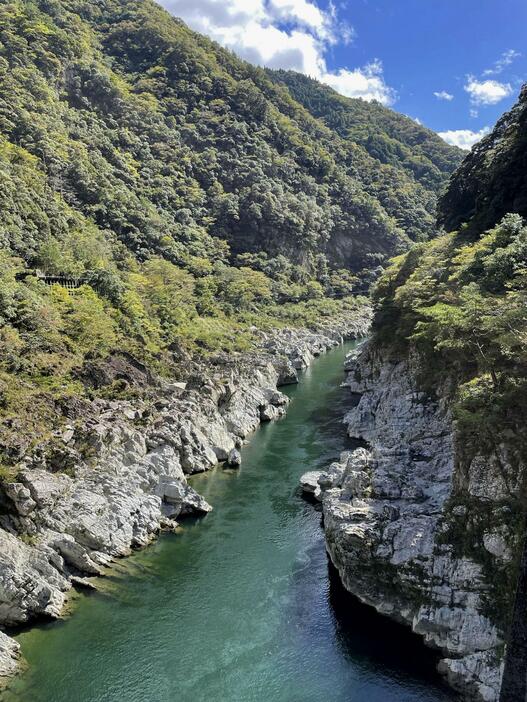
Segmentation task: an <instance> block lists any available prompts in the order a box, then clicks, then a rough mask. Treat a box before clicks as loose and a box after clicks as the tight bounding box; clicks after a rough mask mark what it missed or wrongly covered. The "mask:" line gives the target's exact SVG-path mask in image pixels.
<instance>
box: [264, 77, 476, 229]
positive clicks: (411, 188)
mask: <svg viewBox="0 0 527 702" xmlns="http://www.w3.org/2000/svg"><path fill="white" fill-rule="evenodd" d="M268 75H269V76H270V77H271V78H272V79H273V80H276V81H278V82H279V83H281V84H283V85H285V86H287V88H288V90H289V92H290V93H291V95H292V96H293V98H294V99H295V100H297V101H298V102H299V103H300V104H301V105H303V106H304V107H305V108H306V109H307V110H308V111H309V112H310V114H312V115H313V116H314V117H317V118H319V119H320V120H322V121H323V122H324V124H325V125H327V126H328V127H330V129H331V130H332V131H334V132H335V133H336V134H338V135H339V136H340V137H341V138H342V139H343V140H344V141H346V142H351V143H354V144H359V145H360V146H362V148H363V149H364V150H365V151H367V152H368V154H369V156H371V158H372V159H373V160H374V161H373V162H372V161H370V163H372V164H374V165H372V167H370V168H368V169H367V170H366V173H365V182H367V183H368V185H369V188H371V189H372V190H371V191H372V192H373V193H374V194H375V195H376V197H378V199H379V200H380V201H381V202H382V204H383V206H384V207H385V209H386V210H387V211H388V212H389V213H390V214H391V215H392V216H394V217H395V218H396V219H397V221H398V222H400V223H401V225H402V226H403V228H404V229H405V231H406V232H407V233H408V234H409V236H410V237H411V238H412V239H414V240H423V239H425V238H427V237H428V235H429V234H430V232H433V231H434V228H435V215H436V203H435V197H434V193H437V192H440V191H441V190H443V189H444V187H445V185H446V183H447V181H448V178H449V176H450V174H451V173H452V171H453V170H454V169H455V168H456V166H458V165H459V164H460V162H461V160H462V157H463V152H462V151H460V150H459V149H455V148H452V147H450V146H448V144H446V143H445V142H444V141H443V140H442V139H440V138H439V137H438V136H437V134H435V132H432V131H430V130H429V129H426V128H425V127H422V126H421V125H419V124H417V123H416V122H415V121H414V120H413V119H410V118H409V117H406V116H405V115H401V114H398V113H397V112H394V111H393V110H389V109H387V108H386V107H383V106H382V105H381V104H379V103H377V102H373V103H368V102H365V101H364V100H359V99H352V98H347V97H344V96H343V95H339V94H338V93H337V92H335V91H334V90H333V89H332V88H330V87H328V86H327V85H323V84H322V83H319V82H318V81H316V80H314V79H313V78H309V77H308V76H305V75H302V74H300V73H295V72H294V71H268ZM394 181H395V182H396V183H398V184H400V185H398V186H395V187H394ZM397 189H398V190H399V194H400V192H401V191H405V192H406V197H403V198H398V197H395V191H396V190H397ZM423 207H424V209H425V210H426V211H425V213H423V212H422V208H423Z"/></svg>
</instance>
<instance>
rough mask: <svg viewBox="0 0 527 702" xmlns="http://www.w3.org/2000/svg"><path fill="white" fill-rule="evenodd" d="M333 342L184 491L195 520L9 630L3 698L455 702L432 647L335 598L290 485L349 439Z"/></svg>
mask: <svg viewBox="0 0 527 702" xmlns="http://www.w3.org/2000/svg"><path fill="white" fill-rule="evenodd" d="M354 345H355V344H354V343H352V342H350V343H347V344H344V345H342V346H339V347H338V348H337V349H336V350H333V351H330V352H329V353H327V354H325V355H323V356H322V357H320V358H319V359H317V360H315V361H314V363H313V364H312V366H311V367H310V368H309V369H308V370H306V371H305V372H304V373H303V375H302V377H301V382H300V383H299V385H297V386H290V388H287V389H286V393H287V394H288V395H289V396H290V398H291V404H290V406H289V408H288V412H287V415H286V416H285V417H284V418H283V419H281V420H279V421H277V422H272V423H268V424H265V425H263V426H262V427H261V428H260V429H259V430H257V432H256V433H255V434H254V435H253V436H252V437H251V438H250V441H249V442H248V443H247V444H246V445H245V446H244V447H243V449H242V459H243V460H242V467H241V469H239V470H231V469H225V468H223V467H221V466H219V467H217V468H215V469H214V470H213V471H212V472H209V473H204V474H200V475H196V476H193V477H192V478H191V479H190V482H191V484H192V486H193V487H194V488H196V490H197V491H198V492H199V493H200V494H201V495H203V496H204V497H205V499H206V500H207V502H209V503H210V504H211V505H213V507H214V510H213V511H212V512H211V513H210V514H208V515H207V516H206V517H205V518H203V519H198V520H195V521H193V520H191V521H189V520H187V521H184V522H183V525H182V526H181V527H180V529H179V531H178V532H177V533H175V534H166V535H163V536H162V537H161V538H160V539H159V540H158V541H157V542H156V543H155V544H154V545H152V546H150V547H149V548H147V549H145V550H142V551H139V552H137V553H136V554H135V555H133V556H132V557H131V558H129V559H127V560H124V561H120V562H118V563H117V565H116V566H115V567H114V568H113V569H112V570H111V572H110V575H109V576H108V577H106V578H105V579H104V580H99V588H100V589H99V591H98V592H96V593H90V594H81V595H79V596H78V597H77V598H76V599H75V601H74V603H73V608H74V610H75V613H74V616H72V617H69V618H66V619H65V620H63V621H60V622H55V623H43V624H41V625H40V626H36V627H33V628H32V629H31V630H28V631H22V632H21V633H19V635H18V636H17V639H18V641H19V643H20V644H21V648H22V653H23V655H24V657H25V659H26V660H27V662H28V668H27V670H26V671H25V672H24V673H23V674H21V675H20V676H18V677H17V678H15V680H14V681H13V682H11V684H10V687H9V688H8V689H7V690H6V691H5V692H4V694H3V695H2V696H1V697H0V699H1V700H2V702H22V701H23V702H70V701H71V699H72V696H74V698H75V699H76V701H77V702H121V700H124V699H126V700H127V701H128V702H146V701H148V702H169V700H173V699H175V698H179V699H182V700H196V701H198V700H225V701H226V702H238V701H240V702H241V701H242V700H243V702H249V701H250V700H254V701H256V700H262V699H266V700H269V701H270V702H286V701H287V702H296V701H298V702H300V701H302V702H319V701H320V700H324V699H328V700H332V702H345V701H348V700H353V701H354V702H366V701H367V702H385V701H386V700H390V702H414V701H415V702H418V701H419V702H435V701H446V700H453V699H454V696H453V693H451V692H450V691H448V690H447V689H445V687H444V686H443V684H442V682H441V680H440V678H439V676H438V674H437V673H436V671H435V665H436V663H437V661H436V658H435V656H434V654H433V653H432V651H431V650H429V649H427V648H425V646H424V645H423V643H422V640H421V639H420V638H419V637H417V636H415V635H413V634H411V633H410V632H409V630H408V629H406V628H405V627H402V626H399V625H397V624H394V623H392V622H390V621H389V620H388V619H386V618H383V617H381V616H380V615H377V614H376V613H375V612H374V611H373V609H370V608H368V607H365V606H364V605H361V604H359V603H358V602H357V601H356V600H355V599H354V598H353V597H351V596H350V595H349V594H348V593H346V592H345V591H344V590H343V588H342V586H341V584H340V581H339V579H338V576H337V575H336V573H335V572H334V571H333V569H332V568H331V567H329V566H328V560H327V556H326V552H325V546H324V537H323V531H322V529H321V515H320V512H319V511H317V510H316V509H315V508H314V506H313V505H312V504H310V503H309V502H306V501H305V500H304V499H303V498H302V496H301V494H300V492H299V490H298V480H299V477H300V476H301V475H302V473H303V472H305V471H306V470H307V469H322V468H324V467H326V466H327V465H328V464H329V463H330V462H331V461H333V460H335V459H336V458H338V456H339V453H340V452H341V451H342V450H344V449H346V448H349V447H351V448H353V446H350V445H349V440H348V439H347V437H346V433H345V429H344V426H343V424H342V418H343V416H344V414H345V412H346V410H348V409H349V407H350V396H349V389H348V388H342V387H341V382H342V380H343V379H344V375H343V363H344V359H345V356H346V354H347V353H348V352H349V351H350V350H351V349H352V348H353V346H354Z"/></svg>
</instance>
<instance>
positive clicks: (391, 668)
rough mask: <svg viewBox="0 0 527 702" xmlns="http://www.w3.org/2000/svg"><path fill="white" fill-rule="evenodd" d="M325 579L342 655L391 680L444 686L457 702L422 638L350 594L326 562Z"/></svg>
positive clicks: (451, 697)
mask: <svg viewBox="0 0 527 702" xmlns="http://www.w3.org/2000/svg"><path fill="white" fill-rule="evenodd" d="M328 577H329V593H328V599H329V606H330V610H331V612H332V614H333V617H334V624H335V634H336V638H337V642H338V645H339V646H340V648H341V651H342V653H343V655H344V656H346V657H347V658H349V659H351V660H353V661H355V662H356V663H359V664H360V663H362V664H363V665H364V666H365V667H367V668H368V669H370V670H378V671H380V672H382V673H383V674H388V675H389V676H390V677H393V678H394V679H399V680H403V679H406V680H415V682H417V683H425V684H430V683H433V684H434V685H436V686H438V687H444V689H445V692H446V693H448V698H449V699H452V700H455V699H457V698H456V697H455V695H454V693H452V692H451V690H450V689H449V688H447V686H446V685H444V684H443V682H442V679H441V677H440V675H439V673H438V672H437V670H436V666H437V663H438V661H439V655H438V653H437V652H436V651H433V650H432V649H430V648H428V647H427V646H425V644H424V643H423V639H422V638H421V637H420V636H417V635H416V634H414V633H413V632H412V631H411V630H410V629H409V628H408V627H406V626H404V625H402V624H398V623H397V622H394V621H392V620H391V619H388V618H387V617H385V616H382V615H381V614H379V613H378V612H376V611H375V609H374V608H373V607H369V606H368V605H365V604H363V603H362V602H360V600H358V599H357V598H356V597H354V596H353V595H351V594H350V593H349V592H348V591H347V590H346V589H345V588H344V586H343V585H342V583H341V581H340V577H339V574H338V572H337V570H336V569H335V567H334V566H333V564H332V563H331V561H329V559H328Z"/></svg>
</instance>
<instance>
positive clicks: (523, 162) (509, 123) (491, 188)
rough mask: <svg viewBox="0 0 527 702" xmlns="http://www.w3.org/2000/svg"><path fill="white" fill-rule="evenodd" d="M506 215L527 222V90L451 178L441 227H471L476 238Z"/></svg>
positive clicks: (441, 205) (526, 88)
mask: <svg viewBox="0 0 527 702" xmlns="http://www.w3.org/2000/svg"><path fill="white" fill-rule="evenodd" d="M507 212H515V213H517V214H520V215H522V216H523V217H526V216H527V86H524V87H523V89H522V91H521V93H520V96H519V100H518V102H517V103H516V105H515V106H514V107H513V108H512V109H511V110H510V111H509V112H507V113H506V114H504V115H503V117H502V118H501V119H500V120H499V121H498V123H497V124H496V126H495V128H494V129H493V131H492V132H491V134H489V135H488V136H487V137H485V138H484V139H482V140H481V141H480V142H479V143H478V144H476V146H474V148H473V149H472V151H471V152H470V154H469V155H468V156H467V158H466V159H465V160H464V161H463V163H462V165H461V166H460V167H459V169H458V170H457V171H456V172H455V173H454V175H453V176H452V180H451V182H450V185H449V188H448V191H447V192H446V193H445V195H444V197H443V198H442V199H441V201H440V203H439V222H440V224H441V225H443V226H444V227H445V229H446V230H447V231H451V230H452V229H457V228H458V227H459V226H460V225H462V224H465V223H469V224H470V230H471V231H472V232H474V233H476V234H477V233H478V232H479V231H482V230H484V229H488V228H490V227H493V226H494V225H495V224H496V223H497V222H498V221H499V220H500V219H501V218H502V217H503V215H505V214H506V213H507Z"/></svg>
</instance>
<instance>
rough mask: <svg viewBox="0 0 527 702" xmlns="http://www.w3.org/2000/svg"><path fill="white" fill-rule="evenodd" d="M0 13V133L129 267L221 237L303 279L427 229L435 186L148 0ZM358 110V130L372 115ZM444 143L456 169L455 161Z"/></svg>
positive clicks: (388, 249) (358, 263) (202, 247)
mask: <svg viewBox="0 0 527 702" xmlns="http://www.w3.org/2000/svg"><path fill="white" fill-rule="evenodd" d="M0 12H1V13H2V14H1V25H0V27H1V35H0V38H1V42H2V50H1V53H0V56H1V57H2V63H1V64H0V71H1V73H0V76H1V81H2V82H1V85H0V96H1V112H0V115H1V117H2V122H1V123H0V130H1V134H2V135H3V136H4V137H5V138H6V139H7V141H8V142H11V143H12V144H14V145H16V146H19V147H22V148H23V149H25V150H26V151H27V152H28V153H29V154H31V155H32V156H34V157H36V158H37V159H38V162H37V167H38V170H40V171H41V172H42V173H43V174H44V175H45V176H46V180H47V185H48V186H49V187H50V188H51V189H52V190H53V191H54V193H56V194H57V195H58V196H59V197H60V198H61V199H62V200H64V201H65V202H66V203H67V204H69V205H70V206H72V207H73V208H74V209H75V210H77V211H80V212H81V213H82V214H83V215H85V216H87V217H89V218H90V219H91V220H92V221H94V222H95V224H96V225H97V226H98V227H99V228H100V229H103V230H110V231H112V232H113V233H114V234H115V235H116V236H117V238H118V239H119V240H120V241H122V242H123V243H124V244H125V245H126V246H127V247H128V248H129V249H130V250H132V251H133V252H134V254H135V255H137V256H139V257H140V258H144V257H146V256H148V255H149V254H151V253H157V254H160V255H162V256H164V257H166V258H169V259H170V260H173V261H174V262H177V263H180V264H185V262H186V260H187V259H188V257H189V256H190V257H192V256H201V255H204V256H212V257H216V256H217V255H218V247H219V248H221V245H220V244H218V242H217V239H221V240H224V241H227V242H228V243H229V244H230V246H231V248H232V251H233V252H234V253H240V252H248V251H249V252H260V251H265V252H267V253H269V255H271V256H275V255H276V254H278V253H283V254H285V255H286V256H287V257H289V258H290V259H291V260H293V261H294V262H295V263H299V264H301V265H303V266H305V267H307V268H311V269H313V267H314V265H315V258H316V257H317V255H318V254H320V253H324V252H326V253H327V254H328V255H329V258H330V259H332V260H333V261H334V262H336V263H338V264H339V265H346V266H350V267H352V268H353V269H354V270H360V269H361V268H362V267H364V266H365V265H368V263H369V255H370V254H374V255H375V254H392V253H394V252H396V251H397V250H398V249H400V248H401V247H404V246H405V245H407V242H408V237H410V238H414V239H415V238H423V237H424V236H426V235H428V234H430V232H431V217H430V213H431V212H432V211H433V209H434V207H435V198H436V193H437V190H438V189H439V187H440V185H441V178H439V177H436V178H435V180H434V178H430V177H429V174H428V175H427V174H424V173H423V174H421V175H422V176H423V177H421V175H419V174H417V173H414V174H413V175H414V176H415V179H414V178H409V177H408V178H407V177H406V172H403V171H404V169H401V168H395V167H392V166H386V167H385V168H384V170H383V171H379V169H378V165H379V164H378V162H376V161H375V160H372V159H371V158H370V156H369V154H368V153H367V151H366V150H365V149H364V148H362V147H361V146H359V145H357V143H355V142H354V141H351V140H349V139H346V140H343V139H340V138H339V137H338V135H337V134H336V133H335V132H334V131H332V130H330V129H328V128H326V127H324V126H323V125H322V124H321V123H320V122H319V121H317V120H314V119H313V118H312V117H311V115H309V114H308V112H307V111H305V110H303V109H302V108H301V107H300V106H299V105H298V104H297V103H295V102H294V101H293V100H292V99H291V97H290V95H289V94H288V92H287V91H286V90H285V89H284V88H282V87H279V86H277V85H276V84H274V83H272V82H271V81H270V80H269V78H268V77H267V76H266V74H265V73H264V71H262V70H260V69H257V68H254V67H252V66H250V65H248V64H246V63H244V62H241V61H239V60H238V59H236V58H235V57H234V56H233V55H232V54H230V53H228V52H226V51H224V50H222V49H220V48H219V47H218V46H217V45H215V44H213V43H212V42H210V41H208V40H207V39H205V38H203V37H200V36H199V35H196V34H195V33H192V32H190V31H189V30H188V29H187V28H186V27H185V26H184V25H183V24H182V23H180V22H178V21H177V20H174V19H173V18H171V17H170V16H169V15H168V14H167V13H165V12H164V11H163V10H162V9H161V8H159V7H158V6H157V5H155V4H154V3H151V2H148V0H142V1H141V2H117V1H114V2H112V1H111V0H107V1H105V2H103V3H100V2H94V1H93V2H75V1H74V0H69V1H63V2H59V1H58V0H55V1H53V2H49V1H46V2H44V1H42V2H14V3H8V4H4V5H3V6H2V8H1V9H0ZM363 108H364V110H365V114H363V115H361V116H360V118H359V122H361V123H362V124H364V123H365V122H366V123H367V122H368V120H369V119H370V117H371V114H372V113H374V112H375V110H376V108H375V106H369V105H366V104H364V105H363ZM407 126H408V129H407V132H408V139H409V140H412V139H413V141H414V142H416V141H418V138H419V137H418V136H412V129H411V125H407ZM413 128H414V131H415V132H418V133H420V132H421V131H422V130H420V128H419V127H418V126H417V125H413ZM437 141H439V140H438V138H437ZM443 147H444V148H443V150H444V151H445V153H448V154H449V155H450V161H449V163H450V165H452V166H453V165H454V164H455V161H456V153H455V150H453V149H450V147H447V146H445V145H443ZM406 148H407V151H408V148H409V147H406ZM418 155H419V153H418V152H416V157H417V156H418ZM396 165H398V164H396ZM436 170H437V169H436ZM438 172H439V171H438ZM419 180H421V181H422V183H423V185H422V187H421V186H420V185H419V183H418V181H419ZM53 219H54V218H53ZM13 226H14V225H13ZM24 226H25V225H24V224H23V223H22V222H21V223H20V225H19V228H20V231H18V232H15V231H13V232H12V234H11V241H10V243H11V245H12V246H13V247H14V248H15V250H16V251H18V252H21V253H23V255H24V256H28V255H29V254H31V253H33V252H34V250H35V246H36V245H37V244H38V239H39V235H37V234H35V233H34V232H33V233H32V236H31V237H28V236H27V235H26V232H24V231H23V230H24ZM28 226H29V225H28ZM211 237H212V238H211ZM20 240H23V244H22V245H20ZM17 242H18V243H17Z"/></svg>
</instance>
